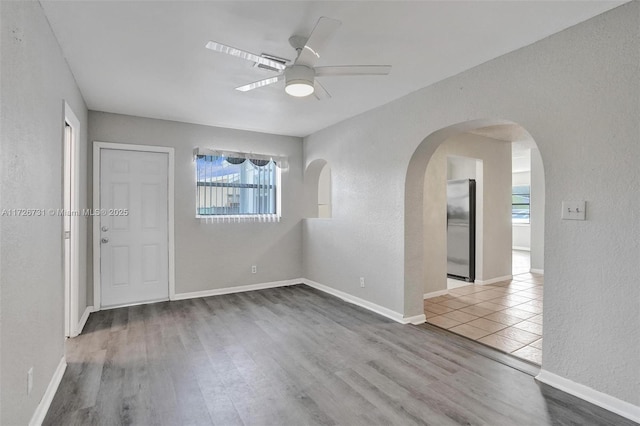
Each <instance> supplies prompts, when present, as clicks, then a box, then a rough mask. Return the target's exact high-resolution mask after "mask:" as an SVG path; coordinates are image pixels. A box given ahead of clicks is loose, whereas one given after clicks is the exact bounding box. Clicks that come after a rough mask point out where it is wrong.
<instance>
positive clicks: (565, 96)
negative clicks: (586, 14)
mask: <svg viewBox="0 0 640 426" xmlns="http://www.w3.org/2000/svg"><path fill="white" fill-rule="evenodd" d="M639 14H640V3H638V2H633V3H629V4H626V5H624V6H621V7H619V8H617V9H614V10H612V11H611V12H609V13H605V14H603V15H600V16H598V17H595V18H593V19H591V20H589V21H586V22H584V23H582V24H580V25H577V26H575V27H572V28H570V29H568V30H566V31H563V32H561V33H558V34H555V35H553V36H551V37H549V38H547V39H544V40H542V41H540V42H538V43H535V44H533V45H531V46H528V47H525V48H522V49H520V50H518V51H515V52H512V53H509V54H507V55H505V56H503V57H500V58H497V59H495V60H493V61H490V62H487V63H485V64H483V65H480V66H478V67H476V68H473V69H471V70H469V71H467V72H464V73H461V74H459V75H457V76H455V77H452V78H450V79H447V80H444V81H442V82H440V83H438V84H435V85H433V86H429V87H427V88H424V89H422V90H419V91H417V92H415V93H413V94H411V95H408V96H406V97H403V98H401V99H399V100H397V101H394V102H392V103H390V104H387V105H385V106H383V107H381V108H377V109H375V110H372V111H370V112H367V113H365V114H362V115H359V116H357V117H354V118H352V119H349V120H347V121H344V122H342V123H339V124H337V125H335V126H332V127H330V128H327V129H325V130H322V131H320V132H317V133H315V134H313V135H310V136H309V137H307V138H305V142H304V143H305V164H309V163H310V162H312V161H313V160H314V159H316V158H323V159H326V160H327V161H328V162H329V164H330V165H331V168H332V175H333V176H334V177H335V179H334V191H335V193H334V197H333V199H334V205H333V210H334V212H335V214H334V219H332V220H331V221H323V222H322V223H320V222H314V223H313V224H310V222H308V223H307V226H306V228H305V230H304V232H305V234H304V237H305V238H304V248H305V252H304V256H305V263H304V264H305V274H306V276H307V277H308V278H310V279H313V280H316V281H319V282H321V283H323V284H325V285H329V286H332V287H335V288H337V289H339V290H341V291H345V292H348V293H351V294H354V295H356V296H358V297H361V298H364V299H366V300H369V301H371V302H374V303H378V304H381V305H383V306H385V307H387V308H389V309H392V310H395V311H397V312H403V313H404V314H405V315H408V316H410V315H417V314H419V313H421V310H422V298H421V295H422V290H423V277H424V274H423V272H424V271H423V270H422V268H423V265H422V259H423V258H422V255H423V247H422V241H421V240H420V239H419V236H421V235H422V229H421V225H418V224H419V223H421V220H420V215H419V214H417V213H416V212H419V211H420V210H421V208H420V206H421V205H422V194H421V191H420V189H421V188H422V187H423V181H424V168H425V167H426V162H428V160H429V158H430V156H431V155H432V154H433V152H434V151H435V149H436V148H437V145H438V144H439V143H440V142H442V141H443V140H444V139H445V138H446V137H447V136H448V135H450V134H451V133H455V132H460V131H466V130H471V129H472V128H474V127H479V126H480V125H481V124H487V122H490V123H491V124H498V123H499V122H500V121H499V120H501V119H502V120H508V121H510V122H515V123H518V124H519V125H521V126H523V127H524V128H525V129H526V130H527V131H528V132H529V133H530V134H531V135H532V137H533V138H534V140H535V141H536V144H537V145H538V148H539V150H540V152H541V155H542V159H543V160H544V171H545V182H546V207H545V265H544V266H545V306H544V316H545V324H544V341H545V345H544V354H543V367H544V368H545V369H546V370H548V371H550V372H553V373H555V374H558V375H560V376H562V377H565V378H568V379H570V380H573V381H575V382H578V383H581V384H584V385H586V386H589V387H591V388H593V389H596V390H598V391H600V392H604V393H607V394H610V395H613V396H615V397H617V398H620V399H622V400H625V401H628V402H630V403H633V404H636V405H637V404H639V403H640V381H639V375H640V369H638V365H640V327H638V324H639V323H640V316H639V315H640V314H639V312H640V310H638V301H639V300H640V286H639V285H638V278H637V277H638V276H640V262H639V261H638V259H640V247H639V244H640V240H639V239H638V235H640V221H639V220H638V213H637V212H638V211H640V204H639V203H640V200H639V199H638V197H630V196H629V192H628V191H629V188H637V187H639V186H640V171H639V170H640V168H638V167H637V160H638V158H640V143H639V142H638V136H639V134H640V123H639V120H638V117H639V116H640V105H639V102H640V80H639V79H638V75H639V72H640V70H639V60H640V58H639V54H640V49H639V43H640V37H639V28H640V20H639ZM481 119H482V120H481ZM486 119H494V120H495V121H492V120H486ZM470 120H481V121H478V122H476V121H472V122H470ZM465 122H468V123H469V124H468V125H464V124H461V125H458V126H454V125H456V124H457V123H465ZM450 126H454V127H450ZM440 129H447V130H442V131H439V130H440ZM429 135H431V137H429ZM405 191H406V192H405ZM381 194H383V196H381ZM564 199H583V200H586V201H587V203H588V204H587V217H588V220H587V221H586V222H577V221H561V220H560V217H559V216H560V215H559V212H560V206H561V202H562V200H564ZM405 218H406V220H405ZM418 241H419V242H418ZM363 274H366V275H367V276H370V277H372V278H371V279H370V280H369V281H368V284H367V287H366V288H358V285H357V277H358V276H362V275H363Z"/></svg>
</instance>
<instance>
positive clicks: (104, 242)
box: [100, 238, 109, 244]
mask: <svg viewBox="0 0 640 426" xmlns="http://www.w3.org/2000/svg"><path fill="white" fill-rule="evenodd" d="M100 242H101V243H102V244H106V243H108V242H109V239H108V238H102V239H101V240H100Z"/></svg>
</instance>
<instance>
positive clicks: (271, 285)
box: [171, 278, 304, 300]
mask: <svg viewBox="0 0 640 426" xmlns="http://www.w3.org/2000/svg"><path fill="white" fill-rule="evenodd" d="M303 282H304V279H302V278H298V279H295V280H285V281H272V282H268V283H260V284H249V285H240V286H236V287H225V288H214V289H211V290H203V291H192V292H190V293H177V294H176V295H175V296H174V297H173V298H172V299H171V300H185V299H195V298H198V297H209V296H219V295H222V294H232V293H243V292H245V291H254V290H264V289H267V288H276V287H285V286H289V285H295V284H302V283H303Z"/></svg>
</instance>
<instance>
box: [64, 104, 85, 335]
mask: <svg viewBox="0 0 640 426" xmlns="http://www.w3.org/2000/svg"><path fill="white" fill-rule="evenodd" d="M79 132H80V121H79V120H78V118H77V117H76V115H75V114H74V112H73V111H72V110H71V108H70V107H69V105H68V104H67V103H66V102H65V103H64V133H63V161H62V162H63V178H62V182H63V183H62V184H63V191H62V193H63V196H62V198H63V199H62V205H63V214H62V215H61V216H62V245H63V262H64V265H63V271H64V280H63V281H64V313H65V316H64V334H65V337H75V336H77V335H78V333H79V332H80V331H79V324H78V321H79V317H80V313H79V312H78V310H79V308H80V306H79V302H78V293H79V285H80V284H79V274H80V269H79V268H80V260H79V255H80V252H79V234H78V231H79V219H80V217H79V216H80V212H79V186H80V181H79V179H80V173H79V171H78V167H79V164H80V161H79V158H80V157H79V155H80V152H79V147H78V135H79Z"/></svg>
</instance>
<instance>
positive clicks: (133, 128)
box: [87, 111, 303, 294]
mask: <svg viewBox="0 0 640 426" xmlns="http://www.w3.org/2000/svg"><path fill="white" fill-rule="evenodd" d="M93 141H99V142H117V143H128V144H139V145H156V146H168V147H174V148H175V257H176V265H175V271H176V293H188V292H193V291H202V290H211V289H216V288H225V287H233V286H239V285H248V284H257V283H264V282H271V281H280V280H287V279H294V278H300V277H301V276H302V256H301V252H302V236H301V219H302V207H303V206H302V143H301V140H300V139H299V138H295V137H289V136H276V135H267V134H263V133H255V132H246V131H240V130H231V129H223V128H217V127H209V126H199V125H194V124H186V123H178V122H175V121H164V120H153V119H148V118H139V117H131V116H127V115H119V114H108V113H103V112H95V111H90V112H89V144H90V145H93ZM195 147H200V148H205V147H208V148H215V149H221V150H230V151H241V152H255V153H260V154H262V153H264V154H272V155H286V156H287V157H288V159H289V167H288V169H287V170H284V171H283V172H282V220H281V221H280V222H279V223H257V222H256V223H219V224H218V223H204V222H201V221H200V219H196V218H195V194H196V192H195V163H194V161H193V149H194V148H195ZM92 150H93V148H91V149H90V150H89V151H91V152H92ZM90 155H92V154H90ZM88 161H92V160H91V159H89V160H88ZM92 169H93V166H92V164H89V167H88V170H89V171H88V173H89V174H88V175H87V179H88V180H89V182H92V177H91V176H92ZM89 189H90V191H92V187H91V184H89ZM89 197H90V199H92V196H91V195H90V196H89ZM90 226H91V225H90ZM90 229H91V228H90ZM88 259H89V263H91V259H92V255H89V257H88ZM251 265H257V267H258V272H257V273H256V274H252V273H251ZM88 267H89V269H90V270H92V267H91V264H90V265H89V266H88ZM90 293H91V294H93V290H92V289H90Z"/></svg>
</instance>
